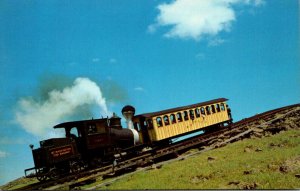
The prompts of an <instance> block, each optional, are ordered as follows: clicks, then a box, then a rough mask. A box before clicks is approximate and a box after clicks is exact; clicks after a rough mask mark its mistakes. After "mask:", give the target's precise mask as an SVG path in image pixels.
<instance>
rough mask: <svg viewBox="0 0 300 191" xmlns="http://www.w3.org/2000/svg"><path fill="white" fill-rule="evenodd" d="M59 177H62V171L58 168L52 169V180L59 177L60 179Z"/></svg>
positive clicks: (50, 173)
mask: <svg viewBox="0 0 300 191" xmlns="http://www.w3.org/2000/svg"><path fill="white" fill-rule="evenodd" d="M59 177H60V173H59V170H58V169H57V168H52V169H50V171H49V178H50V179H51V180H57V179H59Z"/></svg>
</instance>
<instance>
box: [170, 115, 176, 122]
mask: <svg viewBox="0 0 300 191" xmlns="http://www.w3.org/2000/svg"><path fill="white" fill-rule="evenodd" d="M170 120H171V123H172V124H174V123H176V119H175V115H174V114H171V115H170Z"/></svg>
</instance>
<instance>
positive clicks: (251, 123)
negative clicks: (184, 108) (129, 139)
mask: <svg viewBox="0 0 300 191" xmlns="http://www.w3.org/2000/svg"><path fill="white" fill-rule="evenodd" d="M294 110H297V111H298V112H299V111H300V104H294V105H290V106H286V107H282V108H278V109H274V110H270V111H267V112H264V113H261V114H258V115H255V116H253V117H250V118H245V119H242V120H240V121H238V122H235V123H233V124H231V125H230V126H226V127H224V128H222V129H220V130H218V131H215V132H210V133H206V134H203V135H198V136H196V137H193V138H189V139H187V140H182V141H180V142H177V143H174V144H172V145H170V146H168V147H165V148H160V149H157V150H150V151H148V152H145V153H144V154H142V155H140V156H138V157H134V158H131V159H128V160H124V161H119V162H118V163H117V164H115V165H113V164H111V165H107V166H105V167H102V168H97V169H93V170H88V171H83V172H81V173H78V174H74V175H69V176H66V177H64V178H61V179H59V180H56V181H46V182H43V183H40V182H39V183H35V184H31V185H27V186H25V187H22V188H19V189H18V190H40V189H45V188H47V190H54V189H59V188H62V186H63V187H66V186H69V187H70V188H72V187H74V186H73V185H76V184H79V183H80V182H84V181H87V180H91V179H95V178H96V177H100V176H102V177H104V176H107V175H112V174H114V173H115V172H120V171H122V170H125V169H129V168H130V169H135V168H137V167H140V166H147V165H149V164H153V163H156V162H159V161H161V160H165V159H166V158H167V157H170V156H173V157H176V156H178V154H179V153H183V152H184V151H187V150H189V149H191V148H195V147H196V148H199V147H200V150H201V149H204V148H207V147H220V146H224V145H225V144H227V143H230V142H234V141H237V140H239V139H241V138H243V137H247V136H249V134H251V133H253V131H254V129H253V127H257V126H266V125H268V123H269V124H270V123H272V122H276V120H280V119H282V118H284V117H285V116H287V115H288V114H290V113H291V112H295V111H294ZM276 115H278V116H280V117H279V118H276V117H275V116H276ZM220 139H222V142H221V143H219V142H220V141H219V140H220Z"/></svg>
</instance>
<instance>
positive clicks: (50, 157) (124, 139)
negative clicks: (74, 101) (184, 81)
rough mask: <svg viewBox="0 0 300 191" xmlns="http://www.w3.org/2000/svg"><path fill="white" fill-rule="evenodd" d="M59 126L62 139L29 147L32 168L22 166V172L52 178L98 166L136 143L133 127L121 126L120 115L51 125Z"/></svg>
mask: <svg viewBox="0 0 300 191" xmlns="http://www.w3.org/2000/svg"><path fill="white" fill-rule="evenodd" d="M54 128H55V129H58V128H63V129H64V130H65V133H66V137H65V138H52V139H47V140H43V141H40V148H37V149H33V148H32V154H33V160H34V165H35V167H34V168H30V169H26V170H25V175H26V176H27V173H28V172H30V171H31V170H35V171H36V172H35V176H36V177H37V178H38V179H39V180H40V181H43V180H45V179H47V178H50V179H56V178H58V177H59V176H61V175H62V174H68V173H70V172H76V171H80V170H82V169H83V168H94V167H99V166H101V165H103V164H105V163H107V162H111V161H112V160H113V159H114V155H115V154H117V153H120V152H121V151H122V150H123V149H125V148H131V147H133V146H134V145H135V144H137V142H136V141H135V139H134V133H133V131H135V130H134V129H123V128H122V126H121V118H119V117H117V116H115V115H114V116H113V117H111V118H103V119H95V120H84V121H72V122H66V123H61V124H58V125H56V126H54Z"/></svg>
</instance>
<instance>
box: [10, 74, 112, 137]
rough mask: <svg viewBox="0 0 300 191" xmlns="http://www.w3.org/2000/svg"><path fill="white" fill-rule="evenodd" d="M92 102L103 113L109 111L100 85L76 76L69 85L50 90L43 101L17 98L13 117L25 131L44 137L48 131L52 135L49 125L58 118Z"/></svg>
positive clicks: (59, 120)
mask: <svg viewBox="0 0 300 191" xmlns="http://www.w3.org/2000/svg"><path fill="white" fill-rule="evenodd" d="M95 104H96V105H97V106H98V108H100V114H102V115H103V116H107V115H110V114H111V113H110V112H109V111H108V109H107V106H106V101H105V98H104V97H103V96H102V92H101V89H100V87H98V86H97V84H96V83H95V82H93V81H91V80H90V79H88V78H76V79H75V81H74V83H73V85H72V86H71V87H66V88H64V89H63V90H61V91H58V90H52V91H50V92H49V93H48V99H47V100H45V101H43V102H37V101H35V100H33V99H29V98H22V99H20V100H19V102H18V110H17V111H16V115H15V116H16V121H17V123H19V124H20V125H21V126H22V128H24V129H25V130H26V131H27V132H29V133H32V134H34V135H37V136H40V137H45V136H46V137H48V136H49V133H50V134H52V135H53V132H51V130H52V127H53V126H54V125H56V124H57V123H60V122H62V121H61V120H63V119H65V118H67V117H68V116H71V115H72V114H75V113H76V112H77V111H76V110H77V109H79V108H82V107H84V106H86V105H89V106H92V105H95ZM97 115H99V113H98V114H97Z"/></svg>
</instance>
